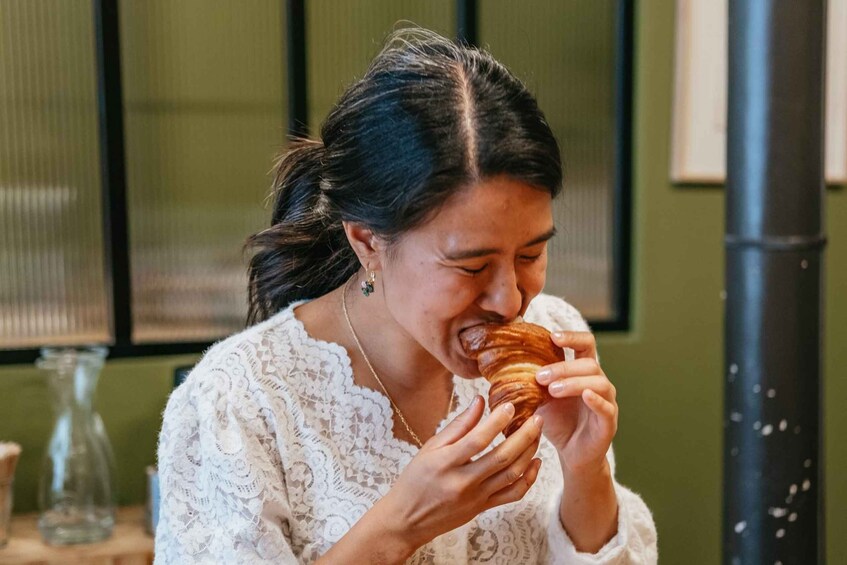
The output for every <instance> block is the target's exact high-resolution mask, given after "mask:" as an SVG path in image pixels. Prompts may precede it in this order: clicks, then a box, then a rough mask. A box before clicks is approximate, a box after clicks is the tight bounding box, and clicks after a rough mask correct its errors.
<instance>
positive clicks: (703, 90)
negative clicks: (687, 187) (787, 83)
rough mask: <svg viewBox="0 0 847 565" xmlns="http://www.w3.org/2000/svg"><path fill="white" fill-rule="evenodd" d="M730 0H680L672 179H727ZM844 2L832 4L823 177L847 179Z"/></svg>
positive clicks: (833, 181) (833, 0)
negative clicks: (840, 31)
mask: <svg viewBox="0 0 847 565" xmlns="http://www.w3.org/2000/svg"><path fill="white" fill-rule="evenodd" d="M727 30H728V0H677V2H676V45H675V59H674V95H673V117H672V120H673V125H672V133H671V158H670V178H671V181H672V182H673V183H677V184H723V183H724V182H725V179H726V128H727V123H726V115H727V68H728V63H727V55H728V53H727V51H728V47H727V43H728V33H727ZM839 30H847V2H843V1H840V0H828V2H827V46H826V51H827V56H826V57H827V58H826V93H825V98H826V108H825V112H826V116H825V120H824V123H825V133H824V147H825V150H824V151H825V155H824V160H825V177H826V182H827V183H830V184H841V183H845V182H847V64H845V61H847V35H846V34H844V33H838V31H839Z"/></svg>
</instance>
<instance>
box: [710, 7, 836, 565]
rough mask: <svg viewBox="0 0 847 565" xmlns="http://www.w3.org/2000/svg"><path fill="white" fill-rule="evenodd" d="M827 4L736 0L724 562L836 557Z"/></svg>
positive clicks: (730, 139)
mask: <svg viewBox="0 0 847 565" xmlns="http://www.w3.org/2000/svg"><path fill="white" fill-rule="evenodd" d="M824 3H825V0H808V1H805V2H796V1H794V0H773V1H763V0H733V1H732V2H730V3H729V74H728V79H729V114H728V135H727V200H726V240H725V245H726V306H725V307H726V318H725V320H726V321H725V323H726V327H725V331H726V345H725V347H726V349H725V364H726V378H727V380H726V385H725V404H724V416H725V420H724V517H723V562H724V563H726V564H732V565H735V564H756V565H758V564H772V563H782V564H783V565H789V564H794V563H798V564H810V563H819V562H821V561H822V560H823V558H824V551H823V549H822V548H823V532H824V528H823V504H822V501H823V492H824V488H823V465H822V464H821V459H820V457H819V454H820V448H821V445H822V441H821V424H820V423H821V421H822V419H821V402H820V391H821V388H820V386H821V385H820V382H821V357H822V354H821V335H822V329H821V327H822V292H821V281H822V276H821V273H822V268H823V250H824V246H825V244H826V239H825V236H824V229H823V220H822V218H823V193H824V184H823V94H824V88H823V85H824V81H823V70H824V45H825V29H826V28H825V17H826V14H825V7H824Z"/></svg>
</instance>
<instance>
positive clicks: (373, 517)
mask: <svg viewBox="0 0 847 565" xmlns="http://www.w3.org/2000/svg"><path fill="white" fill-rule="evenodd" d="M365 516H367V517H368V518H369V520H370V521H371V522H372V526H371V529H372V530H373V532H374V534H375V535H374V539H373V542H374V547H379V548H382V549H383V550H384V551H383V552H384V553H385V556H386V558H387V559H386V561H385V562H386V563H405V562H406V561H407V560H408V559H409V558H410V557H411V556H412V554H414V553H415V551H417V549H418V548H419V547H420V546H422V545H424V543H426V541H422V542H419V541H416V540H415V538H414V536H413V535H412V532H413V530H412V528H410V527H408V526H407V524H406V521H405V520H404V519H403V517H402V512H398V511H397V510H396V509H394V508H393V507H392V505H391V499H390V494H389V496H385V497H383V498H382V499H380V500H379V501H378V502H377V503H376V504H375V505H374V506H373V508H372V509H371V510H370V511H369V512H368V513H367V514H366V515H365Z"/></svg>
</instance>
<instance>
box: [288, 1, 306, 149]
mask: <svg viewBox="0 0 847 565" xmlns="http://www.w3.org/2000/svg"><path fill="white" fill-rule="evenodd" d="M285 15H286V18H285V21H286V32H287V33H286V38H287V41H288V43H287V62H288V134H289V135H290V136H292V137H306V136H308V135H309V100H308V84H307V82H306V79H307V75H306V2H305V0H286V2H285Z"/></svg>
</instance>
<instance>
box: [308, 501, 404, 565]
mask: <svg viewBox="0 0 847 565" xmlns="http://www.w3.org/2000/svg"><path fill="white" fill-rule="evenodd" d="M395 518H396V517H395V516H394V515H393V514H392V512H391V509H390V505H388V504H386V503H385V498H383V499H380V500H379V501H378V502H377V503H376V504H375V505H374V506H373V508H371V509H370V510H368V511H367V512H365V514H364V515H363V516H362V517H361V518H360V519H359V521H358V522H356V523H355V524H354V525H353V527H352V528H351V529H350V531H349V532H347V533H346V534H345V535H344V536H343V537H342V538H341V539H340V540H338V542H337V543H336V544H335V545H333V546H332V548H330V550H329V551H328V552H327V553H326V554H325V555H323V556H322V557H321V559H319V560H318V561H317V563H321V564H323V563H327V564H329V563H384V564H389V563H397V564H402V563H405V562H406V561H407V560H408V559H409V558H410V557H411V556H412V554H414V553H415V551H416V550H417V546H416V545H415V544H414V543H413V542H412V541H410V537H409V536H408V532H405V531H403V528H402V524H401V521H400V520H396V519H395Z"/></svg>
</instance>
